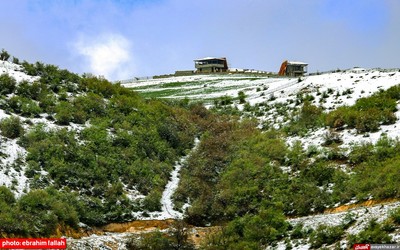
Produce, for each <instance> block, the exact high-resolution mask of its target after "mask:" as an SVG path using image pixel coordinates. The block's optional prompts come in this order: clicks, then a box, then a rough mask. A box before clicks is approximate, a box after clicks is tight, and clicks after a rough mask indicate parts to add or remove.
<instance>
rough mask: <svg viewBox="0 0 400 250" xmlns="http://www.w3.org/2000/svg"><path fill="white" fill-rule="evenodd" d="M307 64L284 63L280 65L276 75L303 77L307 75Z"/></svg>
mask: <svg viewBox="0 0 400 250" xmlns="http://www.w3.org/2000/svg"><path fill="white" fill-rule="evenodd" d="M307 66H308V63H304V62H295V61H284V62H283V63H282V65H281V68H280V70H279V73H278V75H280V76H295V77H296V76H303V75H304V74H305V73H307Z"/></svg>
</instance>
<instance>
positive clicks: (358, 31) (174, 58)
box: [0, 0, 400, 80]
mask: <svg viewBox="0 0 400 250" xmlns="http://www.w3.org/2000/svg"><path fill="white" fill-rule="evenodd" d="M0 10H1V13H2V15H1V21H0V32H1V33H0V34H1V36H0V48H4V49H6V50H7V51H8V52H9V53H10V54H11V55H13V56H15V57H18V58H19V59H21V60H27V61H29V62H35V61H42V62H44V63H49V64H55V65H58V66H59V67H60V68H66V69H69V70H71V71H74V72H77V73H84V72H91V73H94V74H97V75H104V76H106V77H107V78H108V79H110V80H117V79H118V80H122V79H128V78H132V77H134V76H152V75H156V74H165V73H173V72H174V71H175V70H185V69H193V68H194V63H193V59H196V58H202V57H207V56H216V57H227V59H228V63H229V66H230V67H234V68H249V69H259V70H266V71H278V70H279V67H280V64H281V62H282V61H283V60H285V59H289V60H299V61H305V62H307V63H309V71H311V72H315V71H324V70H331V69H337V68H340V69H345V68H349V67H354V66H360V67H366V68H371V67H382V68H389V67H400V15H399V13H400V1H398V0H301V1H299V0H201V1H200V0H18V1H15V0H0Z"/></svg>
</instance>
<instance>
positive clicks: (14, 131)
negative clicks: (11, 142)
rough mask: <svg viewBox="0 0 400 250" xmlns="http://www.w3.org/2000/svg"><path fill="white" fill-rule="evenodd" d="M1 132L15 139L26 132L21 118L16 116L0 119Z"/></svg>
mask: <svg viewBox="0 0 400 250" xmlns="http://www.w3.org/2000/svg"><path fill="white" fill-rule="evenodd" d="M0 130H1V134H2V135H3V136H5V137H7V138H10V139H15V138H18V137H20V136H22V135H23V134H24V128H23V127H22V123H21V120H20V119H19V118H18V117H16V116H11V117H9V118H4V119H2V120H1V121H0Z"/></svg>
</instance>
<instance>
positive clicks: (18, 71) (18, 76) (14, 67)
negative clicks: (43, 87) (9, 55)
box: [0, 60, 40, 82]
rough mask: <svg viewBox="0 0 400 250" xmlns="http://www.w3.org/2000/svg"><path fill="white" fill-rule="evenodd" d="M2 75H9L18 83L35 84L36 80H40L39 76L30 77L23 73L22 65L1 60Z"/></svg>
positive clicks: (0, 70) (0, 69) (0, 71)
mask: <svg viewBox="0 0 400 250" xmlns="http://www.w3.org/2000/svg"><path fill="white" fill-rule="evenodd" d="M1 74H8V75H9V76H11V77H13V78H14V79H15V80H16V81H17V82H21V81H24V80H25V81H28V82H34V81H36V80H39V78H40V77H38V76H29V75H27V74H25V73H24V72H22V66H21V65H18V64H14V63H11V62H7V61H1V60H0V75H1Z"/></svg>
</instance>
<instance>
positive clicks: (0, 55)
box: [0, 49, 10, 61]
mask: <svg viewBox="0 0 400 250" xmlns="http://www.w3.org/2000/svg"><path fill="white" fill-rule="evenodd" d="M9 58H10V54H8V52H7V51H5V50H4V49H2V50H1V53H0V60H2V61H8V59H9Z"/></svg>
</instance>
